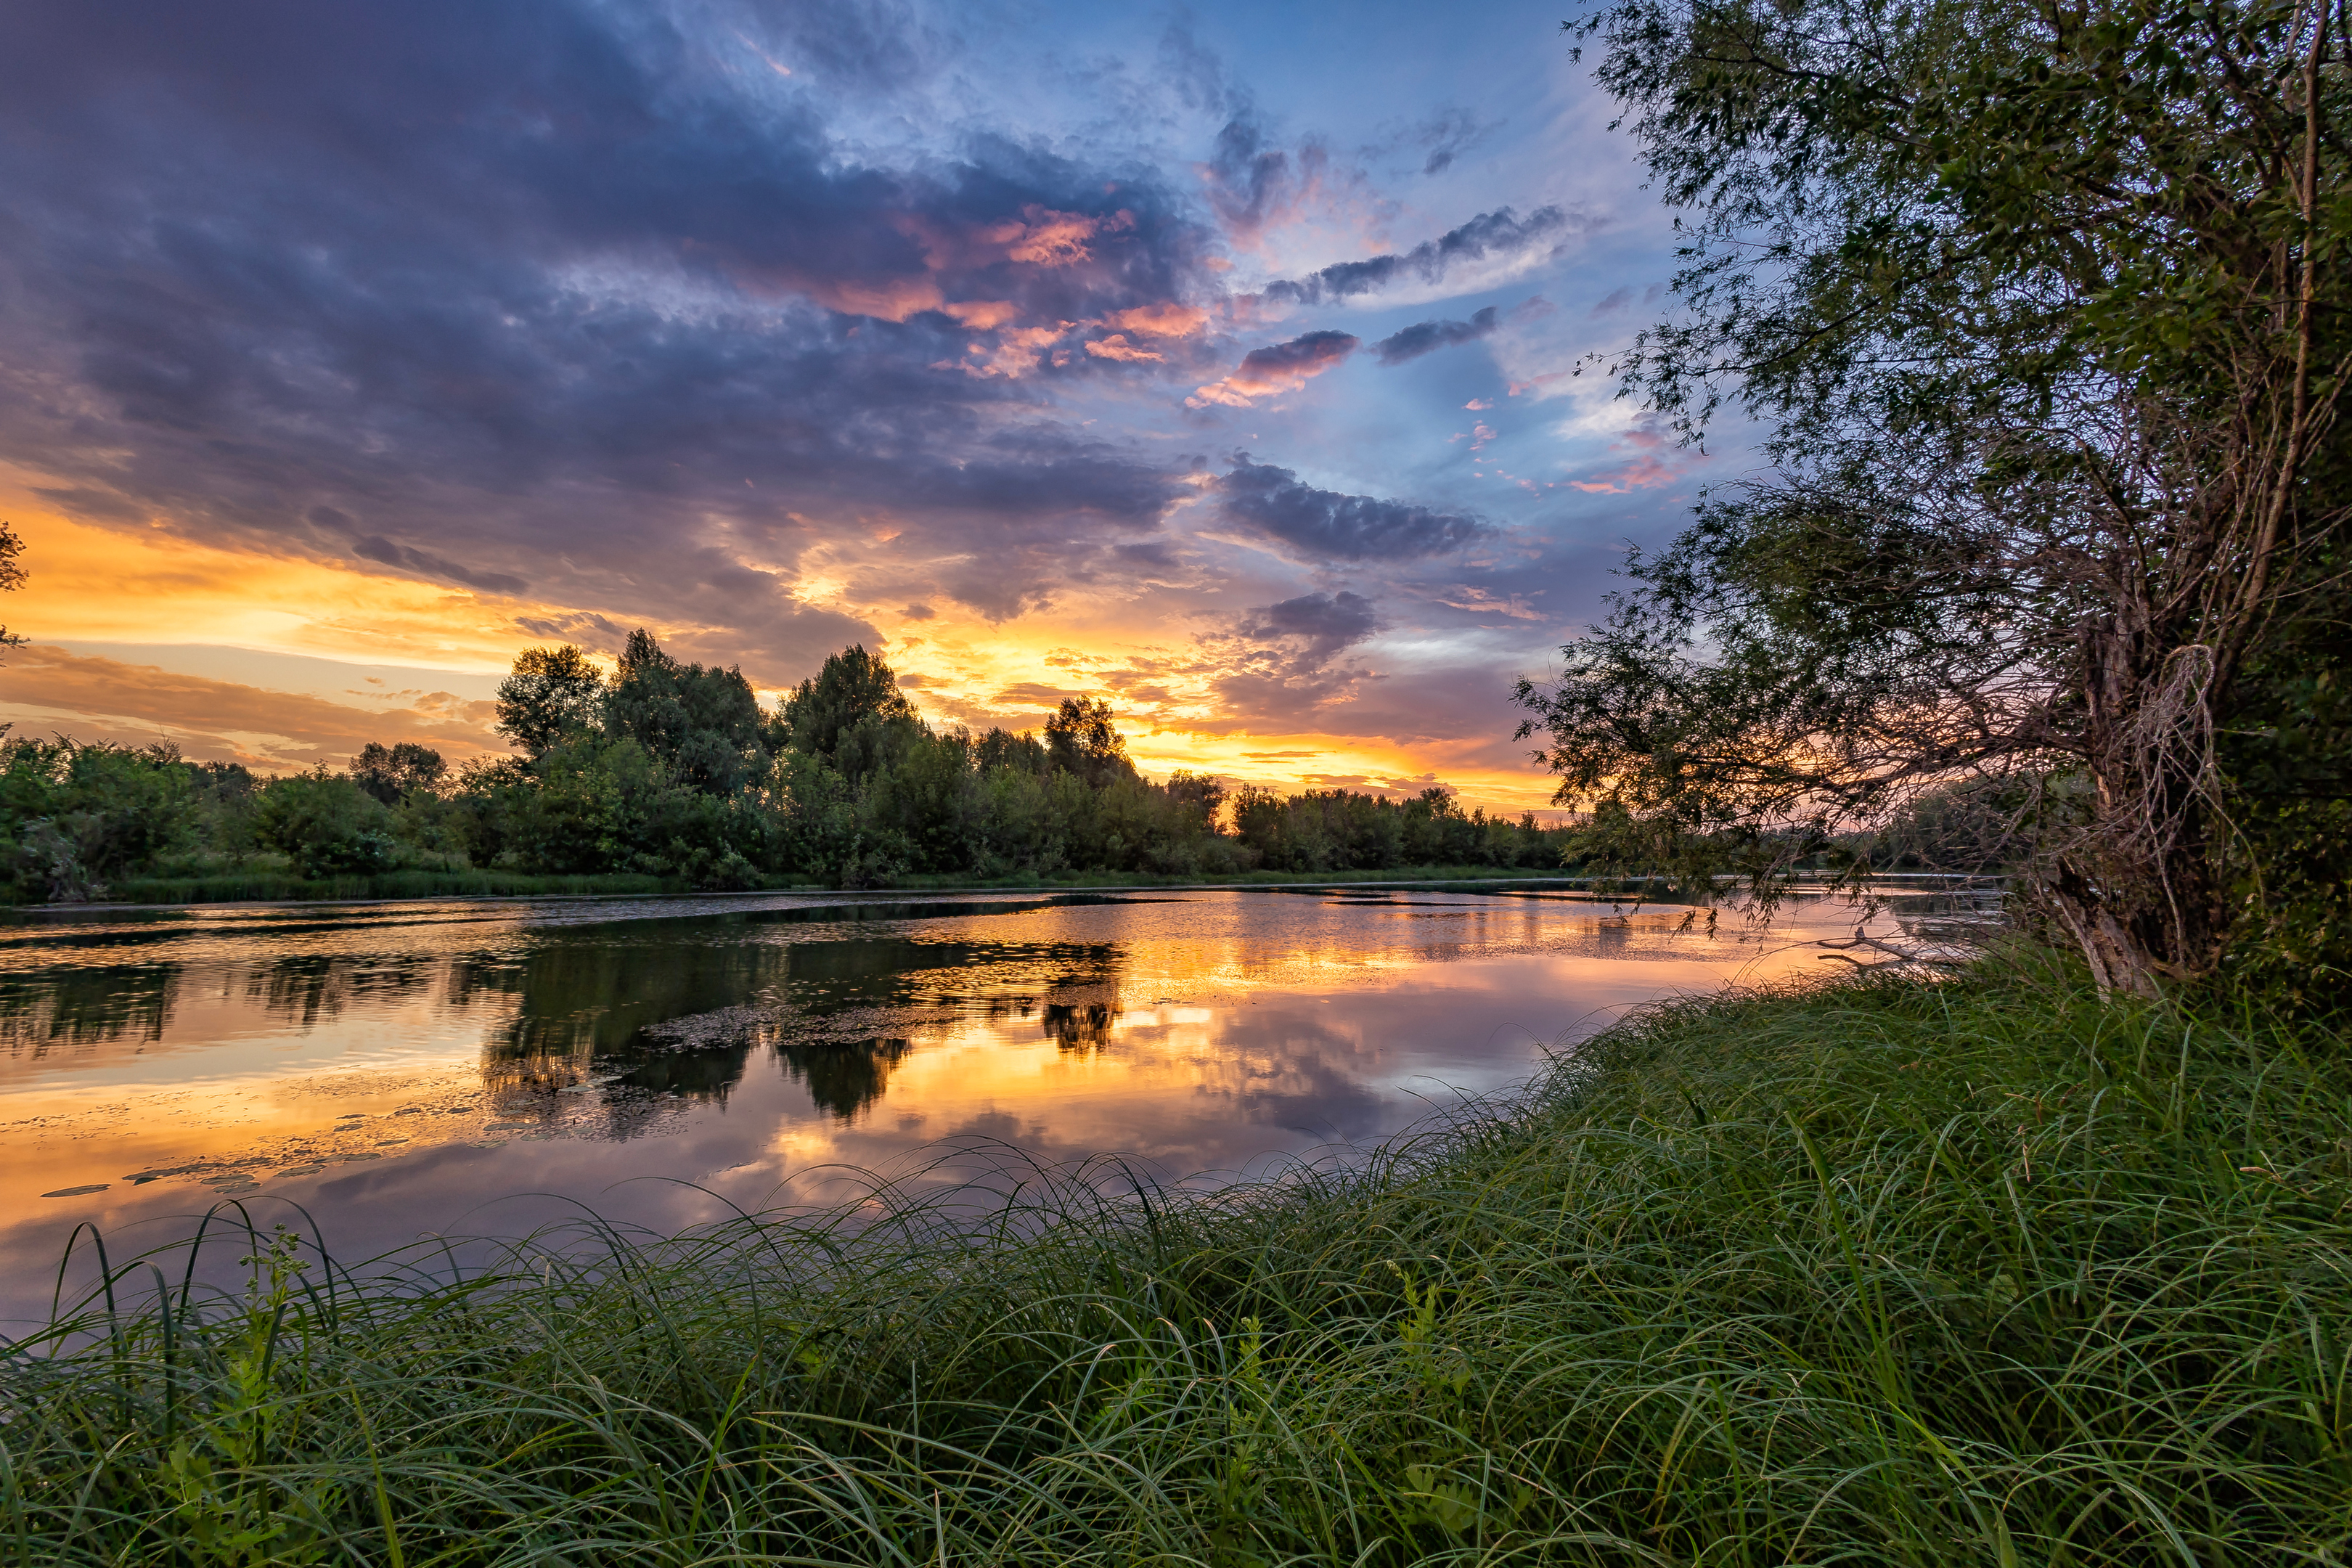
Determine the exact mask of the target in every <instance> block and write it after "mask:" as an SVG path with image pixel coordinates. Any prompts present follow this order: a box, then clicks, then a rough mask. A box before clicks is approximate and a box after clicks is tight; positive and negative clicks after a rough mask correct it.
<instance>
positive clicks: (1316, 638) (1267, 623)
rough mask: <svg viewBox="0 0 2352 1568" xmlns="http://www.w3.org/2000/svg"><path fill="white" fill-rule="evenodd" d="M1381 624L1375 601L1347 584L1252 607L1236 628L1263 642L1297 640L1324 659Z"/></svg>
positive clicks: (1368, 635) (1303, 649)
mask: <svg viewBox="0 0 2352 1568" xmlns="http://www.w3.org/2000/svg"><path fill="white" fill-rule="evenodd" d="M1379 625H1380V621H1379V617H1378V616H1376V615H1375V614H1374V613H1373V610H1372V602H1371V601H1370V599H1367V598H1364V597H1362V596H1361V595H1356V594H1350V593H1349V592H1348V591H1347V590H1346V589H1344V588H1343V589H1341V590H1340V591H1339V593H1337V594H1303V595H1300V596H1299V597H1297V598H1296V599H1285V600H1283V601H1282V603H1280V604H1278V605H1266V606H1265V608H1264V609H1259V610H1252V611H1250V612H1249V613H1248V615H1246V616H1244V617H1243V619H1242V622H1241V624H1240V626H1237V627H1236V628H1235V630H1236V631H1237V632H1238V633H1239V635H1240V636H1243V637H1251V638H1255V640H1257V641H1259V642H1273V641H1282V640H1296V641H1297V643H1298V644H1299V645H1300V647H1301V649H1302V651H1303V652H1305V653H1306V654H1307V656H1309V657H1310V658H1317V659H1324V658H1329V657H1330V656H1331V655H1333V654H1335V653H1338V652H1339V650H1340V649H1342V648H1346V647H1353V646H1355V645H1356V644H1357V643H1360V642H1361V641H1363V640H1364V639H1365V638H1366V637H1370V636H1371V635H1372V633H1373V632H1375V631H1377V630H1378V629H1379Z"/></svg>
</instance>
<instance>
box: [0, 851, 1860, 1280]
mask: <svg viewBox="0 0 2352 1568" xmlns="http://www.w3.org/2000/svg"><path fill="white" fill-rule="evenodd" d="M686 907H687V908H690V909H694V910H701V911H710V910H719V911H726V910H732V911H735V912H733V913H732V914H719V915H715V916H706V918H701V919H685V920H677V919H624V918H617V917H620V916H622V915H623V914H624V913H625V912H626V911H627V910H629V908H630V907H629V906H624V905H618V904H613V905H603V906H593V905H592V906H583V907H581V908H579V909H578V910H577V911H576V915H575V914H573V913H568V912H567V910H565V908H564V907H562V906H556V907H554V908H552V909H551V910H546V911H543V912H542V913H541V914H540V915H529V914H526V913H525V912H523V911H521V910H519V909H517V908H516V907H514V906H504V907H500V906H496V905H492V906H476V907H467V906H463V905H456V904H449V905H439V906H425V907H421V908H420V907H417V906H406V907H394V906H385V907H380V908H377V909H374V910H354V911H349V912H347V913H345V914H344V915H342V916H341V917H340V918H338V919H337V920H335V921H324V922H322V921H317V920H316V919H315V918H313V917H311V916H310V915H307V914H305V913H304V912H302V911H300V910H291V909H289V910H274V911H273V910H254V911H247V912H243V913H240V914H237V915H235V916H226V917H225V916H188V917H178V918H174V919H171V920H165V921H134V922H131V923H125V924H121V925H107V924H103V923H96V922H90V921H84V922H79V923H71V922H68V923H64V924H57V925H47V926H44V925H33V926H20V927H18V928H16V929H15V931H14V932H13V933H12V934H11V935H10V936H9V937H8V938H7V939H6V943H7V945H6V949H5V952H6V956H7V958H8V960H9V965H8V968H7V969H6V970H5V972H0V1016H5V1020H6V1023H5V1029H0V1131H5V1138H0V1205H5V1206H6V1207H7V1209H8V1210H9V1212H11V1213H12V1214H13V1215H16V1226H15V1228H14V1229H13V1230H12V1231H11V1232H10V1233H9V1235H8V1237H6V1238H5V1240H0V1251H8V1252H10V1253H11V1255H12V1257H14V1258H16V1259H17V1261H19V1262H22V1261H23V1260H24V1259H25V1258H33V1257H36V1256H37V1255H39V1254H41V1253H43V1252H44V1250H45V1249H46V1248H47V1247H50V1246H52V1245H53V1244H55V1243H56V1242H57V1240H58V1231H57V1227H58V1226H59V1225H60V1224H64V1225H68V1226H69V1225H70V1224H71V1223H73V1222H75V1221H78V1220H82V1219H89V1220H94V1221H97V1222H99V1223H100V1224H101V1225H103V1226H107V1227H109V1228H110V1230H111V1229H115V1228H119V1227H121V1226H125V1225H128V1224H130V1223H131V1222H132V1221H134V1220H137V1219H139V1218H141V1217H142V1216H153V1215H174V1214H183V1213H186V1212H189V1211H190V1210H191V1209H192V1208H200V1207H201V1206H202V1205H205V1203H208V1202H210V1201H213V1199H215V1197H227V1196H244V1197H249V1198H267V1197H270V1196H273V1195H274V1196H283V1197H287V1198H290V1199H293V1200H295V1201H297V1202H299V1203H301V1204H303V1205H305V1206H306V1207H308V1208H310V1209H312V1210H313V1211H314V1212H316V1213H318V1214H319V1215H320V1216H321V1217H322V1219H324V1220H326V1221H328V1222H329V1223H330V1224H331V1226H334V1227H339V1228H341V1230H342V1232H343V1233H344V1234H347V1235H349V1236H351V1237H353V1238H354V1239H352V1241H351V1242H350V1245H351V1246H352V1247H363V1246H366V1247H372V1246H373V1245H377V1244H381V1245H384V1246H389V1245H392V1244H394V1243H395V1242H397V1241H399V1240H402V1239H404V1238H405V1237H409V1236H412V1235H414V1234H415V1231H416V1230H418V1229H420V1228H424V1229H440V1228H450V1227H455V1228H457V1229H460V1230H468V1231H479V1230H483V1229H490V1230H511V1229H513V1228H514V1227H515V1226H519V1225H527V1224H530V1223H538V1219H535V1218H532V1217H530V1216H533V1215H537V1216H540V1217H541V1218H544V1217H548V1216H549V1215H553V1214H554V1213H555V1212H556V1211H553V1210H545V1208H544V1205H545V1203H546V1202H548V1201H551V1200H547V1199H528V1198H516V1199H511V1200H509V1199H508V1198H507V1197H506V1194H532V1193H539V1194H556V1195H558V1196H560V1197H561V1198H562V1202H563V1203H565V1204H569V1203H572V1202H578V1203H585V1204H588V1205H591V1206H593V1207H595V1208H597V1209H598V1210H599V1212H608V1211H609V1212H611V1213H613V1214H614V1215H618V1216H628V1215H635V1217H636V1219H637V1220H638V1221H640V1222H642V1223H646V1224H654V1225H658V1226H670V1227H674V1226H678V1225H684V1224H689V1223H693V1222H694V1221H696V1220H698V1219H702V1218H708V1217H710V1214H709V1212H706V1211H707V1209H708V1205H709V1203H710V1202H711V1201H712V1200H710V1199H709V1198H706V1197H704V1196H702V1195H700V1194H701V1189H704V1188H707V1189H708V1190H709V1192H710V1193H712V1194H719V1196H722V1197H724V1198H725V1199H726V1200H728V1201H730V1202H732V1203H735V1204H738V1205H744V1206H749V1207H757V1206H761V1205H769V1204H773V1203H776V1202H780V1201H803V1200H806V1201H832V1200H834V1199H837V1198H838V1197H840V1196H841V1195H843V1194H844V1193H845V1192H848V1191H851V1190H852V1189H854V1187H855V1186H856V1182H857V1181H858V1180H861V1179H863V1178H860V1177H857V1176H856V1175H854V1174H853V1173H855V1172H880V1173H890V1172H899V1173H904V1172H906V1171H908V1169H909V1168H910V1166H911V1165H912V1164H915V1163H922V1162H925V1161H927V1160H929V1159H931V1158H933V1157H934V1156H933V1155H932V1154H929V1153H927V1152H926V1151H927V1150H930V1149H932V1148H933V1147H934V1146H943V1147H967V1148H969V1147H974V1146H980V1145H986V1146H993V1147H1012V1148H1018V1149H1020V1150H1023V1151H1025V1152H1026V1153H1027V1156H1028V1157H1031V1158H1034V1159H1037V1160H1042V1161H1045V1162H1046V1163H1067V1162H1076V1161H1081V1160H1084V1159H1087V1158H1088V1157H1091V1156H1094V1155H1097V1154H1101V1153H1118V1154H1121V1155H1125V1156H1129V1157H1131V1158H1135V1159H1139V1160H1141V1161H1142V1162H1144V1164H1145V1167H1148V1168H1149V1170H1150V1172H1151V1173H1153V1175H1154V1179H1171V1178H1181V1177H1184V1176H1187V1175H1190V1174H1192V1173H1196V1172H1202V1171H1217V1170H1231V1169H1234V1168H1237V1167H1240V1166H1244V1165H1247V1164H1250V1163H1254V1162H1258V1161H1262V1160H1264V1159H1265V1158H1267V1157H1270V1156H1282V1155H1286V1154H1300V1153H1305V1152H1310V1151H1313V1150H1316V1149H1318V1148H1322V1147H1324V1146H1326V1145H1328V1144H1332V1143H1340V1142H1357V1143H1360V1142H1364V1141H1367V1140H1370V1139H1377V1138H1379V1137H1381V1136H1382V1135H1384V1134H1386V1133H1388V1132H1391V1131H1395V1130H1396V1129H1398V1128H1400V1127H1402V1126H1403V1125H1405V1124H1407V1123H1409V1122H1411V1121H1414V1120H1417V1119H1418V1118H1419V1117H1421V1116H1423V1115H1424V1114H1426V1113H1427V1112H1428V1111H1429V1110H1433V1109H1436V1108H1440V1107H1443V1106H1444V1105H1445V1104H1446V1103H1448V1102H1449V1101H1450V1100H1451V1097H1452V1096H1454V1094H1455V1093H1457V1092H1464V1093H1471V1094H1478V1093H1485V1092H1488V1091H1491V1090H1495V1089H1501V1088H1505V1087H1507V1086H1508V1085H1510V1084H1512V1083H1514V1082H1517V1081H1519V1080H1521V1079H1524V1078H1525V1077H1526V1076H1527V1075H1528V1073H1529V1071H1531V1070H1532V1068H1533V1067H1534V1065H1535V1063H1536V1061H1537V1058H1538V1051H1539V1049H1540V1048H1541V1047H1545V1046H1548V1045H1549V1043H1550V1042H1552V1041H1553V1040H1554V1039H1556V1038H1558V1037H1561V1036H1563V1035H1568V1036H1574V1035H1576V1034H1579V1033H1580V1032H1586V1031H1589V1030H1591V1028H1593V1027H1596V1026H1599V1025H1600V1024H1601V1023H1602V1022H1605V1021H1606V1019H1607V1018H1608V1017H1609V1016H1612V1015H1613V1013H1614V1011H1615V1010H1616V1009H1618V1008H1621V1007H1622V1006H1624V1005H1630V1004H1633V1003H1636V1002H1639V1001H1642V1000H1644V999H1647V998H1649V997H1653V996H1656V995H1659V994H1666V993H1671V992H1675V991H1685V990H1706V989H1710V988H1712V987H1714V986H1716V985H1717V984H1721V983H1722V982H1723V981H1724V980H1726V979H1727V978H1730V977H1732V976H1734V975H1739V976H1741V977H1742V978H1745V979H1749V980H1755V979H1768V978H1771V977H1773V976H1776V975H1781V974H1789V973H1804V972H1808V971H1818V969H1819V967H1820V965H1819V963H1818V962H1817V961H1816V960H1815V958H1814V957H1813V950H1811V949H1808V948H1805V947H1803V946H1801V945H1791V944H1790V939H1791V938H1792V937H1793V936H1794V935H1795V934H1797V932H1793V931H1782V932H1781V933H1780V934H1779V935H1776V936H1772V937H1769V938H1767V937H1766V936H1764V935H1763V934H1762V933H1757V932H1748V931H1743V930H1742V928H1740V927H1739V925H1738V922H1737V921H1727V922H1725V928H1724V931H1723V934H1722V935H1721V936H1720V937H1718V938H1713V939H1710V938H1708V937H1707V936H1706V935H1705V934H1703V932H1698V931H1692V932H1680V933H1678V932H1677V931H1675V926H1676V925H1677V924H1678V923H1679V916H1678V915H1677V914H1676V913H1675V911H1673V910H1655V911H1650V912H1638V913H1633V914H1631V915H1628V916H1622V917H1618V916H1612V914H1611V913H1610V910H1609V906H1607V905H1606V904H1594V903H1588V902H1576V901H1572V900H1561V899H1559V898H1558V897H1556V896H1554V897H1535V898H1530V897H1522V896H1517V895H1496V896H1492V897H1482V896H1473V895H1459V894H1438V893H1430V892H1420V891H1401V892H1398V893H1394V894H1390V895H1373V896H1366V895H1359V894H1349V895H1347V896H1345V897H1329V896H1321V895H1300V894H1277V893H1256V894H1239V893H1212V894H1202V895H1186V896H1181V897H1150V898H1139V899H1134V900H1110V901H1098V902H1087V901H1077V900H1071V901H1056V900H1045V899H1036V898H1010V897H994V898H966V897H949V898H945V899H942V900H934V901H931V902H927V903H923V904H919V905H903V904H898V903H889V902H869V903H865V904H842V903H836V902H831V901H827V900H810V899H791V898H783V897H771V896H762V897H760V898H755V899H751V900H712V901H705V902H700V903H698V904H695V905H690V906H686ZM666 908H676V906H652V905H648V906H635V912H636V913H638V914H640V915H642V914H645V913H649V912H657V911H659V910H663V909H666ZM577 915H590V916H593V917H595V918H590V919H584V920H581V919H577V918H576V916H577ZM1796 918H1797V920H1798V921H1799V924H1800V929H1807V922H1817V921H1818V922H1822V930H1828V929H1830V923H1832V922H1833V923H1834V924H1835V926H1836V929H1838V930H1840V931H1843V930H1845V929H1848V927H1849V926H1850V922H1851V920H1852V918H1853V917H1852V916H1851V914H1849V913H1848V912H1847V910H1846V909H1845V907H1844V906H1843V905H1839V906H1837V907H1835V908H1833V909H1831V908H1824V909H1822V910H1820V911H1818V912H1816V913H1807V912H1805V911H1803V910H1799V911H1796ZM970 1169H971V1167H970V1164H969V1163H968V1162H966V1163H962V1164H958V1165H955V1166H953V1167H952V1170H953V1171H961V1172H969V1170H970ZM930 1179H932V1180H940V1179H946V1178H944V1177H934V1178H930ZM681 1183H688V1184H694V1185H691V1186H681V1185H678V1184H681ZM845 1183H846V1184H848V1185H846V1186H845V1185H844V1184H845ZM82 1187H95V1188H100V1189H101V1190H100V1191H97V1192H94V1193H89V1194H81V1195H78V1196H71V1197H63V1198H43V1197H42V1196H40V1194H46V1193H55V1192H61V1191H63V1192H71V1191H72V1190H73V1189H76V1188H82ZM494 1200H495V1202H493V1201H494ZM486 1203H491V1204H492V1205H493V1207H492V1209H490V1210H485V1209H483V1207H482V1205H484V1204H486ZM516 1204H520V1205H521V1206H520V1208H518V1207H515V1206H514V1205H516ZM534 1204H537V1205H541V1206H540V1207H533V1206H532V1205H534ZM498 1205H506V1206H503V1207H501V1206H498ZM560 1206H561V1205H559V1207H560Z"/></svg>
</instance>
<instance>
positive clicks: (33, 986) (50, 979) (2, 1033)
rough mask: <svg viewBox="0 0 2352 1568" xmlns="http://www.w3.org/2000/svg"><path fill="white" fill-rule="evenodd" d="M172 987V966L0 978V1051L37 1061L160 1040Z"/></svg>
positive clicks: (175, 971)
mask: <svg viewBox="0 0 2352 1568" xmlns="http://www.w3.org/2000/svg"><path fill="white" fill-rule="evenodd" d="M179 985H180V966H179V965H178V964H176V963H142V964H126V965H123V966H121V967H119V968H111V969H98V970H68V971H67V972H65V973H57V974H43V973H35V974H30V975H25V974H17V975H0V1050H5V1052H6V1053H7V1055H8V1057H9V1058H11V1059H12V1060H26V1061H35V1062H39V1061H45V1060H47V1059H48V1058H49V1057H50V1056H51V1055H52V1054H53V1053H56V1052H59V1051H63V1052H65V1053H67V1054H68V1055H72V1054H78V1053H87V1052H89V1051H90V1050H92V1049H94V1048H95V1047H99V1046H108V1045H119V1044H121V1043H123V1042H125V1041H130V1042H133V1043H136V1044H141V1045H152V1044H153V1043H154V1042H155V1041H157V1040H160V1039H162V1038H163V1029H164V1026H165V1025H166V1024H168V1023H169V1022H170V1021H171V1016H172V1005H173V1000H174V998H175V997H176V995H177V994H178V991H179Z"/></svg>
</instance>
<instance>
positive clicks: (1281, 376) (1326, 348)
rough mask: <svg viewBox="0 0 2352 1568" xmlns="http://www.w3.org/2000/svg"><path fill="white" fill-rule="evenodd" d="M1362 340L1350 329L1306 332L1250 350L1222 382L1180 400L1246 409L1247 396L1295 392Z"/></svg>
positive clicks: (1187, 403)
mask: <svg viewBox="0 0 2352 1568" xmlns="http://www.w3.org/2000/svg"><path fill="white" fill-rule="evenodd" d="M1362 341H1363V340H1362V339H1360V338H1359V337H1357V336H1356V335H1355V334H1354V333H1352V332H1331V331H1322V332H1308V333H1307V334H1306V335H1305V336H1304V337H1297V338H1293V339H1291V340H1290V341H1289V342H1286V343H1276V344H1273V345H1272V346H1270V347H1267V348H1262V349H1252V350H1251V351H1250V352H1249V353H1246V354H1244V355H1243V356H1242V363H1241V368H1239V369H1238V370H1236V371H1234V374H1231V375H1229V376H1227V377H1225V378H1224V379H1223V381H1213V382H1211V383H1210V384H1208V385H1206V386H1203V387H1202V388H1200V389H1199V390H1198V391H1196V392H1194V393H1193V395H1192V396H1190V397H1188V398H1186V399H1185V400H1184V405H1185V406H1186V407H1188V408H1205V407H1207V406H1208V405H1211V404H1213V403H1216V404H1223V405H1225V406H1226V407H1228V408H1246V407H1248V406H1249V405H1250V399H1252V398H1254V397H1266V396H1270V395H1273V394H1275V393H1278V392H1296V391H1297V390H1298V389H1299V388H1300V387H1302V386H1304V385H1306V384H1307V382H1308V381H1310V380H1312V379H1313V378H1314V377H1316V376H1318V375H1321V374H1323V373H1324V372H1325V371H1327V370H1329V369H1331V368H1332V367H1333V366H1334V365H1337V364H1339V363H1340V362H1341V361H1343V360H1345V359H1346V358H1347V357H1348V356H1349V354H1351V353H1355V352H1356V349H1357V347H1358V346H1359V345H1360V343H1361V342H1362Z"/></svg>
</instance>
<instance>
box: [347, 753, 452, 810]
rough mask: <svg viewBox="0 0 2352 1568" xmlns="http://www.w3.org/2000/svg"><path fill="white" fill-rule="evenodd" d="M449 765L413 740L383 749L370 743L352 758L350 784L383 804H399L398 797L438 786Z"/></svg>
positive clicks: (436, 754)
mask: <svg viewBox="0 0 2352 1568" xmlns="http://www.w3.org/2000/svg"><path fill="white" fill-rule="evenodd" d="M448 772H449V766H448V764H447V763H445V762H443V761H442V760H441V753H440V752H436V751H434V750H432V749H431V748H429V747H426V746H421V745H419V744H417V743H416V742H415V741H403V742H399V743H398V744H397V745H394V746H390V747H386V746H385V745H383V743H382V742H377V741H370V742H368V743H367V744H366V745H364V746H362V747H361V748H360V754H359V755H358V756H356V757H353V758H352V768H351V777H352V783H353V784H357V785H359V786H360V788H362V789H363V790H365V791H367V792H368V794H370V795H373V796H374V797H375V798H376V799H378V800H380V801H382V802H383V804H384V805H399V804H400V801H401V797H402V796H404V795H406V794H407V793H408V792H409V791H410V790H425V791H427V792H430V791H433V790H436V789H438V788H440V787H441V781H442V780H443V779H444V778H446V777H447V775H448Z"/></svg>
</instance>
